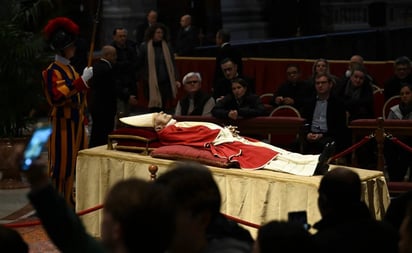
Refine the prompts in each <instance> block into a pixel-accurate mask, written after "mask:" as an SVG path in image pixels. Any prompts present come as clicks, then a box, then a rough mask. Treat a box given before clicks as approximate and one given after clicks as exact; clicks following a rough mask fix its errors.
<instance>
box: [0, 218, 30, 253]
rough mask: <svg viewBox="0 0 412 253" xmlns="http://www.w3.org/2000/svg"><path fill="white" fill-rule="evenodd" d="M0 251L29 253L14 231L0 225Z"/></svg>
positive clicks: (21, 239)
mask: <svg viewBox="0 0 412 253" xmlns="http://www.w3.org/2000/svg"><path fill="white" fill-rule="evenodd" d="M0 249H1V251H2V252H7V253H29V246H28V245H27V243H26V242H25V241H24V239H23V237H21V235H20V234H19V233H18V232H17V231H16V230H14V229H12V228H8V227H5V226H3V225H0Z"/></svg>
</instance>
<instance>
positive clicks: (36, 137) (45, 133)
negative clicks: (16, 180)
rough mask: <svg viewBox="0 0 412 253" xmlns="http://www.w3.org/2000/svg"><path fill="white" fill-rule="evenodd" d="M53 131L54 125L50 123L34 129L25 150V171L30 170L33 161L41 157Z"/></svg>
mask: <svg viewBox="0 0 412 253" xmlns="http://www.w3.org/2000/svg"><path fill="white" fill-rule="evenodd" d="M51 133H52V127H51V125H49V124H45V125H40V126H38V127H37V128H36V129H35V130H34V132H33V134H32V136H31V138H30V140H29V142H28V143H27V145H26V148H25V150H24V157H23V164H22V167H21V169H22V170H23V171H26V170H28V169H29V167H30V165H31V164H32V163H33V161H34V160H36V159H37V158H39V156H40V155H41V152H42V151H43V149H44V146H45V144H46V143H47V141H48V140H49V137H50V134H51Z"/></svg>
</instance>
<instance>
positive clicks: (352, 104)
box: [338, 63, 375, 121]
mask: <svg viewBox="0 0 412 253" xmlns="http://www.w3.org/2000/svg"><path fill="white" fill-rule="evenodd" d="M366 76H367V73H366V69H365V68H364V67H363V65H360V64H358V63H353V64H352V71H351V75H350V78H349V80H348V81H347V83H345V84H344V85H343V87H342V90H341V91H340V92H338V96H339V97H341V98H342V99H343V102H344V104H345V109H346V112H347V114H348V120H349V121H352V120H355V119H371V118H374V116H375V115H374V108H373V88H372V86H371V84H370V82H369V79H368V78H367V77H366Z"/></svg>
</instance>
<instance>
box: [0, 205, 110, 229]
mask: <svg viewBox="0 0 412 253" xmlns="http://www.w3.org/2000/svg"><path fill="white" fill-rule="evenodd" d="M102 208H103V205H97V206H95V207H91V208H88V209H85V210H82V211H80V212H78V213H77V215H78V216H82V215H85V214H88V213H91V212H94V211H96V210H99V209H102ZM40 224H41V222H40V220H38V219H37V220H34V221H26V222H18V223H12V224H3V225H4V226H5V227H9V228H20V227H31V226H37V225H40Z"/></svg>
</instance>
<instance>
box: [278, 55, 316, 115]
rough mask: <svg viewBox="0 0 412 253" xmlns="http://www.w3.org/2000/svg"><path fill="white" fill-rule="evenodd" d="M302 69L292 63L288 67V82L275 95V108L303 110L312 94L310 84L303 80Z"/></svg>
mask: <svg viewBox="0 0 412 253" xmlns="http://www.w3.org/2000/svg"><path fill="white" fill-rule="evenodd" d="M301 75H302V73H301V71H300V67H299V65H297V64H294V63H291V64H288V66H287V67H286V81H285V82H284V83H282V84H281V85H280V86H279V88H278V89H277V90H276V92H275V93H274V106H279V105H291V106H293V107H295V108H296V109H297V110H298V111H301V110H302V106H303V104H304V101H305V100H306V99H307V97H308V93H310V92H311V90H310V84H309V83H308V82H307V81H304V80H302V79H301Z"/></svg>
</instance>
